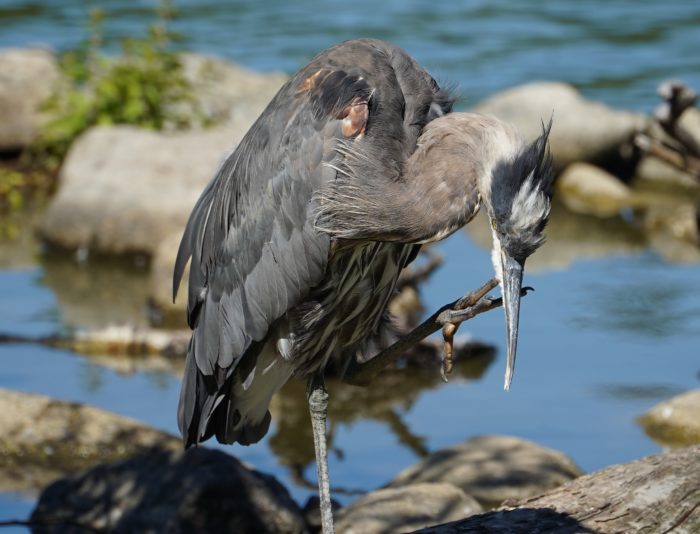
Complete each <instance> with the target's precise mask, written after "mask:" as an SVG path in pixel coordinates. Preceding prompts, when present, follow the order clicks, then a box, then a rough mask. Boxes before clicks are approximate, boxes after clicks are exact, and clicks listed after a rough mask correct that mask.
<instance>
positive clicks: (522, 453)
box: [388, 436, 581, 508]
mask: <svg viewBox="0 0 700 534" xmlns="http://www.w3.org/2000/svg"><path fill="white" fill-rule="evenodd" d="M579 475H581V470H580V469H579V468H578V467H577V466H576V464H574V462H573V461H572V460H571V459H570V458H569V457H568V456H566V455H565V454H563V453H561V452H557V451H554V450H551V449H547V448H545V447H541V446H540V445H536V444H534V443H532V442H530V441H526V440H524V439H520V438H516V437H511V436H479V437H476V438H473V439H470V440H468V441H465V442H463V443H460V444H458V445H454V446H452V447H448V448H446V449H441V450H439V451H436V452H434V453H432V454H431V455H430V456H428V457H427V458H425V459H424V460H422V461H420V462H419V463H417V464H415V465H413V466H411V467H409V468H408V469H406V470H404V471H402V472H401V473H399V475H398V476H397V477H396V478H394V480H392V481H391V482H390V483H389V485H388V486H389V487H391V488H397V487H403V486H407V485H410V484H416V483H419V482H448V483H450V484H453V485H455V486H457V487H459V488H461V489H462V490H464V492H465V493H467V494H468V495H471V496H472V497H474V498H475V499H476V500H477V501H479V503H481V504H482V505H483V506H484V507H486V508H490V507H494V506H497V505H499V504H500V503H502V502H503V501H504V500H506V499H524V498H527V497H531V496H533V495H537V494H539V493H542V492H543V491H546V490H549V489H552V488H555V487H557V486H559V485H561V484H563V483H565V482H567V481H569V480H571V479H573V478H576V477H577V476H579Z"/></svg>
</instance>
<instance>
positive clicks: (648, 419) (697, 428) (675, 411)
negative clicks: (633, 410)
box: [639, 389, 700, 447]
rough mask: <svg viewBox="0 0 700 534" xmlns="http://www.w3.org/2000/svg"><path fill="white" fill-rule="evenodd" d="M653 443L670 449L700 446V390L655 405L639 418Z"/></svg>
mask: <svg viewBox="0 0 700 534" xmlns="http://www.w3.org/2000/svg"><path fill="white" fill-rule="evenodd" d="M639 422H640V423H641V425H642V426H643V427H644V430H645V432H646V433H647V434H648V435H649V437H651V438H652V439H653V440H655V441H658V442H659V443H661V444H662V445H666V446H669V447H685V446H688V445H694V444H697V443H700V389H696V390H693V391H688V392H687V393H683V394H681V395H678V396H676V397H673V398H672V399H669V400H667V401H664V402H662V403H660V404H657V405H656V406H654V407H653V408H652V409H651V410H649V411H648V412H647V413H645V414H644V415H642V416H641V417H640V418H639Z"/></svg>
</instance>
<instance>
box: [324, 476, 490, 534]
mask: <svg viewBox="0 0 700 534" xmlns="http://www.w3.org/2000/svg"><path fill="white" fill-rule="evenodd" d="M481 511H482V508H481V505H480V504H479V503H478V502H477V501H476V500H474V498H472V497H470V496H468V495H467V494H465V493H464V492H463V491H462V490H461V489H459V488H457V487H455V486H453V485H452V484H444V483H424V484H412V485H410V486H406V487H400V488H386V489H380V490H377V491H373V492H371V493H369V494H368V495H366V496H364V497H362V498H361V499H358V500H357V501H355V502H354V503H352V504H351V505H350V506H348V507H347V508H343V509H342V510H340V512H339V513H338V514H337V516H336V530H337V532H338V533H339V534H343V533H345V534H375V533H376V534H380V533H382V532H408V531H409V530H412V529H417V528H425V527H428V526H431V525H437V524H439V523H445V522H447V521H456V520H458V519H464V518H465V517H469V516H470V515H473V514H478V513H479V512H481Z"/></svg>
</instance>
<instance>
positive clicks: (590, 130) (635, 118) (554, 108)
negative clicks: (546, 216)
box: [474, 82, 649, 169]
mask: <svg viewBox="0 0 700 534" xmlns="http://www.w3.org/2000/svg"><path fill="white" fill-rule="evenodd" d="M474 110H475V111H478V112H480V113H488V114H492V115H495V116H497V117H499V118H501V119H504V120H507V121H510V122H512V123H514V124H515V125H516V126H518V128H520V131H521V132H522V133H523V135H524V136H525V138H526V139H528V140H531V139H534V138H535V137H536V136H537V135H539V134H540V133H541V131H542V128H541V122H544V123H545V124H546V123H547V122H548V121H549V118H550V117H551V116H552V114H553V117H554V123H553V127H552V133H551V137H550V144H551V149H552V155H553V157H554V163H555V166H556V167H557V168H558V169H562V168H564V167H565V166H566V165H568V164H569V163H573V162H575V161H587V162H592V163H598V164H605V163H606V162H607V161H609V160H611V159H618V158H620V157H622V158H624V157H625V154H624V150H626V146H627V145H630V143H631V140H632V138H633V136H634V134H635V133H636V132H637V131H639V130H642V129H644V128H646V126H647V123H648V120H649V119H647V118H645V117H644V116H643V115H639V114H635V113H628V112H624V111H615V110H612V109H610V108H608V107H607V106H605V105H604V104H601V103H599V102H592V101H589V100H586V99H585V98H583V97H582V96H581V94H580V93H579V92H578V91H577V90H576V89H574V88H573V87H572V86H570V85H567V84H564V83H560V82H535V83H530V84H526V85H521V86H518V87H513V88H511V89H507V90H505V91H502V92H500V93H497V94H495V95H493V96H491V97H490V98H488V99H486V100H484V101H483V102H481V103H479V104H478V105H477V106H476V107H475V108H474ZM620 151H623V153H621V152H620Z"/></svg>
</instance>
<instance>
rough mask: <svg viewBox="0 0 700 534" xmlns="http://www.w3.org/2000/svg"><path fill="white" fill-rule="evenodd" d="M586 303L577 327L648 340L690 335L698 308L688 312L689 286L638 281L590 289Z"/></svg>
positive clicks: (579, 311)
mask: <svg viewBox="0 0 700 534" xmlns="http://www.w3.org/2000/svg"><path fill="white" fill-rule="evenodd" d="M586 293H587V294H586V300H585V304H584V305H583V306H579V309H578V311H577V315H576V316H574V317H573V318H572V319H571V324H572V325H573V326H574V327H576V328H584V329H587V330H591V331H601V330H607V331H611V332H620V333H627V334H634V335H635V336H640V337H646V338H663V337H667V336H677V335H683V334H688V333H690V331H689V329H688V325H689V323H688V321H689V319H691V318H693V317H695V316H697V314H698V313H699V312H700V310H698V309H688V308H687V307H686V306H687V301H686V299H685V297H686V286H684V285H682V284H681V283H672V282H670V281H664V283H663V285H658V286H657V285H654V284H649V283H647V281H635V282H632V283H627V284H621V283H620V281H619V280H617V282H616V283H615V284H602V285H600V286H597V287H590V288H587V290H586Z"/></svg>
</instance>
